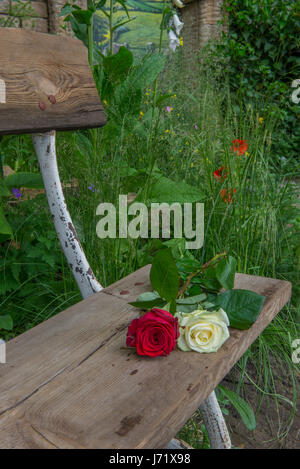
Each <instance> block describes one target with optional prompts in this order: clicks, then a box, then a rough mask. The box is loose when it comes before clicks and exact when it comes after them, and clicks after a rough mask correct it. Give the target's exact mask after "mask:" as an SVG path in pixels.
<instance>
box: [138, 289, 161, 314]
mask: <svg viewBox="0 0 300 469" xmlns="http://www.w3.org/2000/svg"><path fill="white" fill-rule="evenodd" d="M129 304H130V305H132V306H135V307H136V308H140V309H147V310H149V309H151V308H154V307H156V306H157V307H158V306H160V307H161V306H163V305H165V304H166V301H165V300H163V299H162V298H160V296H159V295H158V294H157V293H156V292H145V293H142V294H141V295H139V297H138V298H137V300H136V301H133V302H132V303H129Z"/></svg>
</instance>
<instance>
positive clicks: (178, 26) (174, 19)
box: [173, 15, 183, 36]
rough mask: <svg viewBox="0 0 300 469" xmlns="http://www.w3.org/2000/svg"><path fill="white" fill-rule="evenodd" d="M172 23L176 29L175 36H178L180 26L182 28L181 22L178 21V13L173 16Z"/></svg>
mask: <svg viewBox="0 0 300 469" xmlns="http://www.w3.org/2000/svg"><path fill="white" fill-rule="evenodd" d="M173 25H174V28H175V31H176V34H177V36H179V34H180V32H181V30H182V28H183V22H182V21H180V19H179V17H178V15H174V16H173Z"/></svg>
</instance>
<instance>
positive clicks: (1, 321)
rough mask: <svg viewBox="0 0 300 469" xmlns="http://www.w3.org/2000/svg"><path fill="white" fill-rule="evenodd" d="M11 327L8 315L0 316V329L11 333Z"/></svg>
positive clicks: (11, 323)
mask: <svg viewBox="0 0 300 469" xmlns="http://www.w3.org/2000/svg"><path fill="white" fill-rule="evenodd" d="M13 327H14V324H13V320H12V317H11V316H10V315H9V314H7V315H5V316H0V329H5V330H6V331H11V330H12V328H13Z"/></svg>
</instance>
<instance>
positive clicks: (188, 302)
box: [176, 293, 207, 305]
mask: <svg viewBox="0 0 300 469" xmlns="http://www.w3.org/2000/svg"><path fill="white" fill-rule="evenodd" d="M206 298H207V296H206V294H205V293H202V294H201V295H196V296H189V297H187V298H182V299H181V300H177V301H176V303H177V304H179V305H191V304H198V303H201V301H203V300H205V299H206Z"/></svg>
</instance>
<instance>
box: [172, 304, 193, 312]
mask: <svg viewBox="0 0 300 469" xmlns="http://www.w3.org/2000/svg"><path fill="white" fill-rule="evenodd" d="M197 307H198V305H197V304H190V305H180V304H176V311H177V312H178V313H192V312H193V311H196V309H197Z"/></svg>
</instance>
